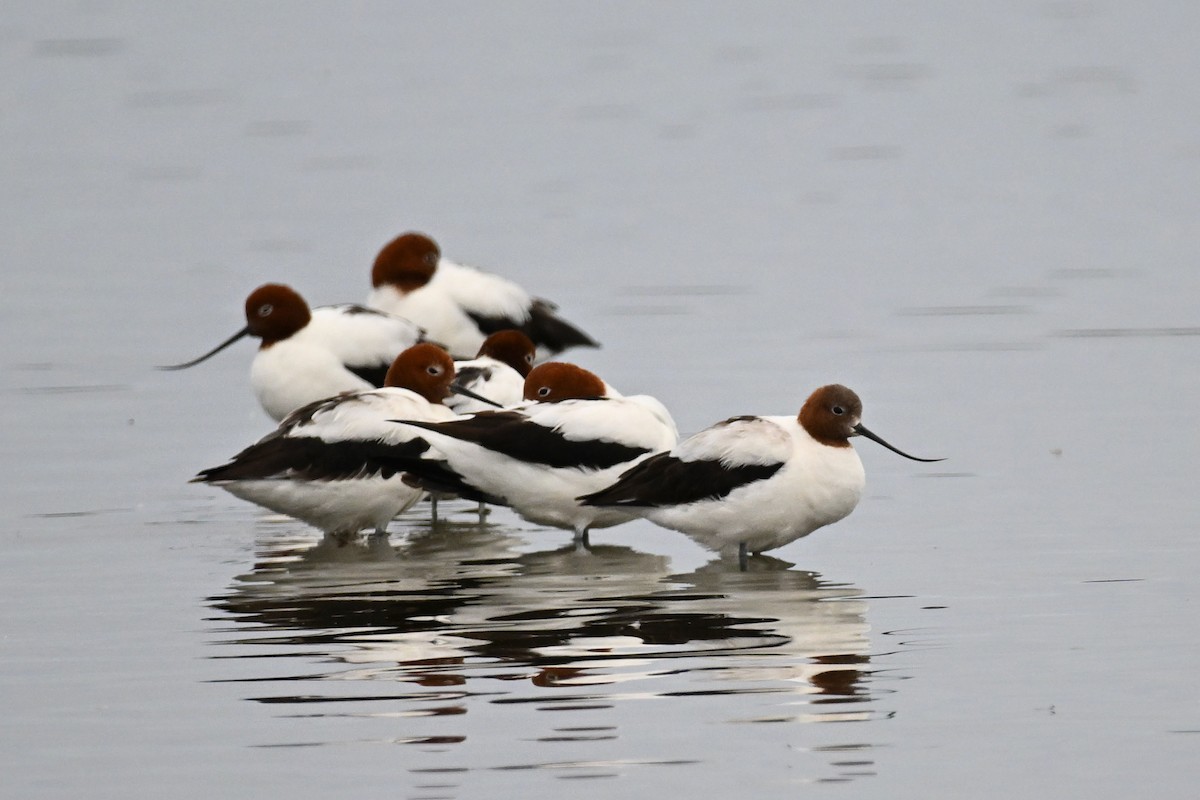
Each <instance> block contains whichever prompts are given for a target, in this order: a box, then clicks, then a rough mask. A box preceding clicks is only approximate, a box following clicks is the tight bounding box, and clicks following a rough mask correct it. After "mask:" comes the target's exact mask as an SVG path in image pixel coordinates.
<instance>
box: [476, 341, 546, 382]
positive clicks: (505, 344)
mask: <svg viewBox="0 0 1200 800" xmlns="http://www.w3.org/2000/svg"><path fill="white" fill-rule="evenodd" d="M536 352H537V347H536V346H535V345H534V343H533V340H532V339H530V338H529V337H528V336H526V335H525V334H524V333H522V332H521V331H517V330H507V331H496V332H495V333H493V334H492V335H491V336H489V337H488V338H486V339H484V340H483V344H482V345H481V346H480V348H479V353H478V354H477V355H476V358H483V357H484V356H487V357H488V358H494V359H496V360H497V361H501V362H503V363H505V364H508V365H509V366H510V367H512V368H513V369H515V370H516V371H517V372H519V373H521V377H522V378H524V377H527V376H528V375H529V371H530V370H531V369H533V357H534V354H535V353H536Z"/></svg>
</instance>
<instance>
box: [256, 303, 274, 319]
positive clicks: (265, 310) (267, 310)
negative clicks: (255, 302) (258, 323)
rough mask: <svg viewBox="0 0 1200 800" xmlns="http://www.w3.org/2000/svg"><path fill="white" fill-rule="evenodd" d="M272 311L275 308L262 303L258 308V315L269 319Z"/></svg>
mask: <svg viewBox="0 0 1200 800" xmlns="http://www.w3.org/2000/svg"><path fill="white" fill-rule="evenodd" d="M274 310H275V306H273V305H271V304H270V303H263V304H262V305H261V306H259V307H258V315H259V316H260V317H269V316H271V312H272V311H274Z"/></svg>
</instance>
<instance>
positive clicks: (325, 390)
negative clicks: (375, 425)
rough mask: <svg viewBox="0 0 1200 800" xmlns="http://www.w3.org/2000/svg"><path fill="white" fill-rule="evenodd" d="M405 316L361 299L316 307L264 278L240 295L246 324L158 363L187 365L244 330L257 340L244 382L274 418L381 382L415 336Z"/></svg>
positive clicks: (418, 337) (416, 328) (417, 334)
mask: <svg viewBox="0 0 1200 800" xmlns="http://www.w3.org/2000/svg"><path fill="white" fill-rule="evenodd" d="M422 333H423V331H422V330H421V328H420V327H419V326H417V325H415V324H413V323H412V322H410V321H408V320H406V319H403V318H401V317H396V316H393V315H391V314H386V313H383V312H381V311H377V310H375V309H371V308H366V307H364V306H360V305H353V304H347V305H335V306H319V307H317V308H314V309H311V310H310V309H309V307H308V303H306V302H305V301H304V298H303V297H301V296H300V295H299V293H297V292H296V291H295V290H294V289H292V288H291V287H290V286H285V285H283V284H279V283H267V284H263V285H262V286H259V287H258V288H257V289H255V290H254V291H253V292H251V293H250V296H249V297H247V298H246V327H244V328H242V329H241V330H240V331H238V332H237V333H235V334H234V335H233V336H231V337H229V338H228V339H226V340H225V341H224V342H222V343H221V344H219V345H217V346H216V347H215V348H213V349H212V350H210V351H209V352H207V353H205V354H204V355H202V356H200V357H199V358H196V359H193V360H191V361H188V362H185V363H183V364H175V365H173V366H169V367H159V369H166V370H176V369H187V368H188V367H192V366H195V365H196V364H199V363H200V362H202V361H205V360H207V359H208V358H210V357H212V356H214V355H216V354H217V353H219V352H221V351H222V350H224V349H225V348H226V347H229V345H231V344H233V343H234V342H236V341H238V340H239V339H242V338H244V337H246V336H254V337H257V338H259V339H261V340H262V344H261V345H259V349H258V353H257V354H256V355H255V357H254V361H253V362H252V363H251V365H250V385H251V386H252V387H253V388H254V394H255V396H257V397H258V402H259V403H260V404H261V405H262V407H263V410H265V411H266V412H267V413H268V414H270V415H271V417H272V418H273V419H275V420H276V421H278V420H282V419H283V418H284V417H285V416H287V415H288V414H289V413H290V412H291V411H293V410H295V409H297V408H299V407H300V406H302V405H305V404H306V403H311V402H313V401H314V400H321V399H323V398H326V397H330V396H332V395H335V394H337V393H338V392H353V391H359V390H363V389H372V388H377V387H380V386H382V385H383V380H384V376H385V375H386V374H387V372H388V368H389V367H390V366H391V364H392V362H393V361H394V360H395V358H396V356H397V355H399V354H400V353H401V352H402V351H403V350H404V349H405V348H408V347H411V346H412V345H414V344H416V343H417V342H418V341H420V340H421V338H422Z"/></svg>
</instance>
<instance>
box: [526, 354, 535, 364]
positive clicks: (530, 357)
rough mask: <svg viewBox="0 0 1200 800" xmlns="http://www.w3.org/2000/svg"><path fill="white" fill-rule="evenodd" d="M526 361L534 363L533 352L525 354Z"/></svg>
mask: <svg viewBox="0 0 1200 800" xmlns="http://www.w3.org/2000/svg"><path fill="white" fill-rule="evenodd" d="M525 363H526V364H532V363H533V353H527V354H526V355H525Z"/></svg>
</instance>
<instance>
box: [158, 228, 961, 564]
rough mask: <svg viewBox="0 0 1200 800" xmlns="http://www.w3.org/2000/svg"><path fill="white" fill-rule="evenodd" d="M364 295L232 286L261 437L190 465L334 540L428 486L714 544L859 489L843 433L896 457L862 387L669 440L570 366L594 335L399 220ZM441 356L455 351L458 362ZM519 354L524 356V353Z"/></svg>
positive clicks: (643, 406)
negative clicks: (866, 410)
mask: <svg viewBox="0 0 1200 800" xmlns="http://www.w3.org/2000/svg"><path fill="white" fill-rule="evenodd" d="M371 279H372V283H373V285H374V289H373V290H372V292H371V294H370V296H369V297H368V299H367V305H366V306H361V305H337V306H322V307H318V308H309V306H308V304H307V303H306V302H305V301H304V298H302V297H301V296H300V295H299V294H297V293H296V292H295V291H294V290H293V289H291V288H290V287H288V286H285V285H281V284H266V285H264V286H260V287H258V288H257V289H255V290H254V291H253V292H251V294H250V296H249V297H248V298H247V299H246V327H245V328H243V329H242V330H240V331H238V333H236V334H234V336H232V337H231V338H230V339H228V340H227V341H225V342H223V343H222V344H220V345H219V346H217V347H216V348H214V349H213V350H212V351H210V352H209V353H206V354H205V355H203V356H201V357H199V358H197V359H194V360H192V361H189V362H187V363H184V364H178V365H175V366H171V367H163V369H184V368H186V367H190V366H193V365H195V364H198V363H200V362H201V361H204V360H205V359H207V358H209V357H210V356H212V355H214V354H216V353H217V352H219V351H221V350H223V349H224V348H226V347H228V346H229V345H231V344H233V343H234V342H235V341H237V340H239V339H241V338H243V337H246V336H253V337H256V338H258V339H260V340H261V344H260V346H259V350H258V354H257V355H256V356H255V358H254V361H253V363H252V365H251V367H250V382H251V385H252V386H253V388H254V392H255V394H256V395H257V397H258V400H259V402H260V403H261V404H262V407H263V408H264V409H265V410H266V412H267V413H268V414H269V415H271V416H272V417H273V418H274V419H276V420H278V421H279V427H278V428H276V429H275V430H274V431H273V432H271V433H270V434H268V435H267V436H265V437H264V438H262V439H261V440H259V441H258V442H256V443H254V444H252V445H250V446H249V447H247V448H246V449H245V450H242V451H241V452H240V453H238V454H237V455H236V456H234V457H233V458H232V459H231V460H230V461H229V462H228V463H226V464H222V465H221V466H218V467H212V468H210V469H206V470H204V471H203V472H201V473H200V474H199V475H197V476H196V477H195V478H194V479H193V480H194V481H196V482H201V483H208V484H213V485H216V486H220V487H221V488H223V489H225V490H227V491H229V492H230V493H231V494H233V495H236V496H237V497H240V498H242V499H245V500H248V501H250V502H252V503H256V504H258V505H260V506H263V507H265V508H268V509H270V510H272V511H275V512H278V513H281V514H286V515H288V516H291V517H294V518H296V519H299V520H302V521H304V522H307V523H309V524H311V525H313V526H315V527H317V528H320V529H321V530H322V531H324V532H325V533H326V534H327V535H331V536H334V537H337V538H338V539H340V540H347V539H348V538H349V537H352V536H355V535H357V534H358V533H359V532H360V531H362V530H364V529H371V530H373V532H374V533H375V534H380V535H386V534H387V527H388V523H389V522H391V520H392V519H393V518H395V517H396V516H397V515H398V514H400V513H402V512H403V511H405V510H407V509H408V508H409V507H411V506H412V505H413V504H414V503H416V502H417V501H418V500H420V499H421V498H423V497H425V496H426V495H427V494H428V495H429V496H430V497H431V498H433V499H434V502H435V505H434V509H435V510H434V513H436V499H437V498H438V497H451V496H456V497H461V498H466V499H468V500H472V501H477V502H479V503H480V513H481V514H482V513H483V508H484V505H483V504H493V505H503V506H508V507H510V508H512V509H513V510H514V511H515V512H516V513H518V514H520V515H521V516H522V517H524V518H526V519H528V520H530V521H532V522H535V523H538V524H543V525H550V526H554V527H559V528H566V529H570V530H572V531H574V534H575V538H576V541H577V542H578V543H580V544H581V545H584V546H586V545H587V543H588V532H589V531H590V530H592V529H594V528H606V527H610V526H613V525H618V524H620V523H622V522H627V521H629V520H631V519H634V518H636V517H644V518H646V519H649V520H651V521H653V522H655V523H657V524H658V525H661V526H663V527H666V528H671V529H674V530H677V531H682V532H683V533H685V534H687V535H688V536H690V537H692V538H693V539H694V540H696V541H697V542H699V543H701V544H702V545H704V546H706V547H709V548H711V549H713V550H718V551H721V550H730V551H732V550H733V549H734V548H736V549H737V553H738V560H739V564H740V565H741V567H742V568H743V569H745V568H746V565H747V558H748V555H749V554H750V553H754V554H758V553H761V552H763V551H765V550H771V549H774V548H777V547H781V546H783V545H785V544H787V543H789V542H792V541H794V540H796V539H798V538H800V537H802V536H805V535H807V534H809V533H811V532H812V531H814V530H816V529H817V528H820V527H822V526H824V525H828V524H830V523H833V522H837V521H838V520H840V519H842V518H843V517H845V516H846V515H848V514H849V513H850V512H851V511H853V510H854V507H855V506H856V505H857V504H858V501H859V498H860V497H861V496H862V492H863V487H864V484H865V476H864V473H863V467H862V462H861V461H859V458H858V455H857V454H856V453H855V452H854V449H853V448H852V447H851V446H850V438H851V437H853V436H864V437H866V438H868V439H872V440H873V441H875V442H878V443H879V444H881V445H883V446H884V447H886V448H888V449H889V450H892V451H894V452H896V453H899V454H900V455H902V456H904V457H905V458H909V459H912V460H914V461H938V460H940V459H925V458H916V457H915V456H910V455H908V454H907V453H904V452H902V451H900V450H898V449H896V448H895V447H892V445H890V444H888V443H887V442H885V441H884V440H883V439H881V438H879V437H878V436H876V435H875V434H873V433H871V432H870V431H869V430H867V429H866V428H865V427H863V425H862V423H861V422H860V417H861V415H862V402H861V401H860V400H859V398H858V396H857V395H856V394H855V393H854V392H853V391H851V390H850V389H848V388H846V387H845V386H840V385H836V384H834V385H829V386H822V387H821V388H819V389H817V390H816V391H814V392H813V393H812V394H811V395H810V396H809V397H808V399H807V400H806V401H805V402H804V405H803V406H802V407H801V409H800V412H799V414H798V415H796V416H794V417H793V416H738V417H732V418H730V419H727V420H725V421H723V422H718V423H716V424H715V425H713V426H711V427H709V428H706V429H705V430H702V431H700V432H699V433H697V434H695V435H694V436H691V437H689V438H687V439H684V440H683V441H679V435H678V432H677V430H676V427H675V423H674V421H673V420H672V418H671V415H670V413H669V412H668V411H667V409H666V408H665V407H664V406H663V404H662V403H660V402H659V401H658V400H656V399H654V398H653V397H649V396H647V395H630V396H625V395H622V394H621V393H619V392H618V391H616V390H615V389H613V387H611V386H609V385H608V384H607V383H605V382H604V381H603V380H602V379H600V378H599V377H598V376H596V375H595V374H593V373H591V372H589V371H587V370H585V369H583V368H581V367H579V366H576V365H574V364H568V363H564V362H557V361H545V362H544V363H540V364H539V363H538V362H539V361H542V359H544V358H548V357H552V356H554V355H556V354H557V353H559V352H561V351H563V350H565V349H567V348H569V347H575V346H587V347H596V346H598V345H597V343H596V341H595V340H593V339H592V338H591V337H590V336H588V335H587V334H586V333H584V332H583V331H581V330H579V329H578V328H577V327H575V326H574V325H572V324H571V323H569V322H567V321H566V320H564V319H562V318H561V317H559V316H558V315H557V314H556V310H557V308H556V306H555V305H554V304H552V303H550V302H548V301H546V300H541V299H537V298H534V297H531V296H530V295H529V293H528V292H526V291H525V290H524V289H522V288H521V287H520V286H518V285H516V284H515V283H513V282H511V281H509V280H506V279H505V278H502V277H500V276H497V275H493V274H490V273H487V272H484V271H482V270H478V269H475V268H473V267H467V266H463V265H461V264H456V263H454V262H453V261H449V260H448V259H446V258H443V257H442V255H441V252H440V250H439V248H438V246H437V244H436V243H435V242H434V241H433V240H432V239H430V238H429V237H428V236H425V235H422V234H419V233H405V234H403V235H401V236H399V237H398V238H396V239H395V240H394V241H392V242H390V243H389V244H388V245H387V246H385V247H384V248H383V250H382V251H381V252H380V253H379V256H378V257H377V258H376V260H375V265H374V268H373V270H372V273H371ZM456 359H457V360H456ZM535 364H537V366H535Z"/></svg>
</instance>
